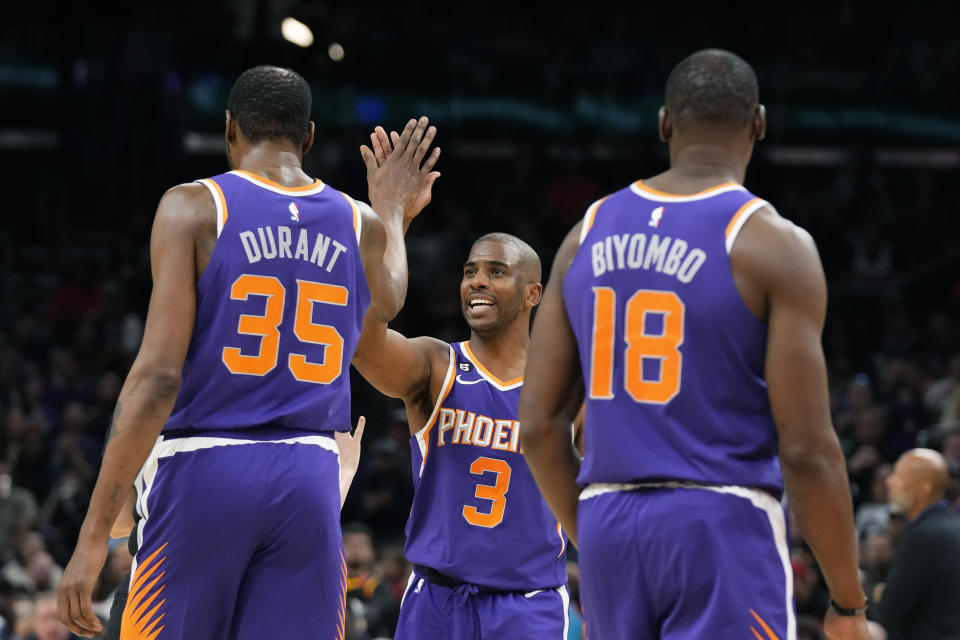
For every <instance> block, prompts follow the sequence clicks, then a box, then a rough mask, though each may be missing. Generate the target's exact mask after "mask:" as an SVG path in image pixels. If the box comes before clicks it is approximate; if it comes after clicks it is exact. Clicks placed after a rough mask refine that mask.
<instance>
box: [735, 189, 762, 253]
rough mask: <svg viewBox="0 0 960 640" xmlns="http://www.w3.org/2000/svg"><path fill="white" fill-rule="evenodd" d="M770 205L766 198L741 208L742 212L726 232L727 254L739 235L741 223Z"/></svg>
mask: <svg viewBox="0 0 960 640" xmlns="http://www.w3.org/2000/svg"><path fill="white" fill-rule="evenodd" d="M768 206H770V203H769V202H767V201H766V200H760V201H758V202H754V203H753V204H752V205H750V206H749V207H747V208H746V209H744V210H743V212H742V213H740V215H739V216H738V217H737V219H736V220H735V221H734V223H733V226H732V227H730V232H729V233H728V234H727V238H726V243H727V254H728V255H729V254H730V252H731V251H733V243H734V242H736V241H737V236H738V235H740V230H741V229H743V225H745V224H746V223H747V220H749V219H750V216H752V215H753V214H754V213H756V212H757V211H759V210H760V209H762V208H763V207H768Z"/></svg>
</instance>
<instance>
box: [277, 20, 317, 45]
mask: <svg viewBox="0 0 960 640" xmlns="http://www.w3.org/2000/svg"><path fill="white" fill-rule="evenodd" d="M280 33H282V34H283V39H284V40H286V41H287V42H292V43H293V44H295V45H297V46H298V47H303V48H307V47H309V46H310V45H312V44H313V32H312V31H310V27H308V26H307V25H305V24H303V23H302V22H300V21H299V20H297V19H296V18H284V19H283V22H281V23H280Z"/></svg>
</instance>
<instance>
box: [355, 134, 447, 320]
mask: <svg viewBox="0 0 960 640" xmlns="http://www.w3.org/2000/svg"><path fill="white" fill-rule="evenodd" d="M428 123H429V120H428V119H427V118H426V117H422V118H420V120H419V121H417V120H410V121H409V122H408V123H407V126H406V127H405V128H404V130H403V133H402V134H401V135H400V137H399V138H398V140H397V143H396V145H395V147H394V149H393V152H392V153H391V154H390V156H389V157H387V158H385V159H384V162H383V166H378V164H377V160H376V158H375V157H374V154H373V152H371V151H370V149H368V148H367V147H365V146H364V147H362V148H361V154H362V156H363V160H364V163H365V164H366V166H367V183H368V185H369V189H370V204H371V206H372V209H371V208H370V207H367V206H366V205H362V204H361V205H360V207H359V208H360V214H361V216H362V217H363V227H362V229H361V234H360V254H361V258H362V260H363V268H364V272H365V273H366V276H367V285H368V286H369V288H370V298H371V299H370V309H369V311H368V313H369V314H370V315H371V316H372V317H374V318H376V319H377V320H378V321H380V322H389V321H390V320H392V319H393V318H394V316H396V315H397V312H399V311H400V309H401V308H402V307H403V302H404V299H405V298H406V295H407V252H406V247H405V245H404V241H403V234H404V232H405V231H406V228H407V226H409V224H410V221H411V220H412V219H413V218H414V217H415V216H416V215H417V213H419V209H416V210H415V211H414V208H415V205H416V203H417V201H418V200H419V199H420V198H421V197H422V193H423V191H424V190H425V189H426V191H427V192H429V191H430V189H431V188H432V186H433V182H434V181H435V180H436V179H437V177H439V175H440V174H439V173H437V172H435V171H432V169H433V166H434V164H436V162H437V159H438V158H439V157H440V150H439V149H434V150H433V152H432V153H430V155H429V157H428V156H427V152H428V151H429V149H430V145H431V144H432V143H433V138H434V136H435V135H436V128H434V127H430V128H429V129H428V128H427V124H428ZM421 208H422V207H421ZM374 212H375V213H374Z"/></svg>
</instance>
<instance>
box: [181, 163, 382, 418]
mask: <svg viewBox="0 0 960 640" xmlns="http://www.w3.org/2000/svg"><path fill="white" fill-rule="evenodd" d="M200 183H201V184H203V185H204V186H205V187H207V188H208V189H209V190H210V192H211V194H212V195H213V198H214V202H215V203H216V206H217V233H218V239H217V244H216V247H215V248H214V250H213V254H212V256H211V257H210V263H209V265H208V266H207V269H206V271H204V273H203V276H201V278H200V280H199V281H198V282H197V314H196V324H195V326H194V329H193V339H192V341H191V343H190V350H189V352H188V353H187V359H186V362H185V363H184V366H183V384H182V386H181V388H180V393H179V395H178V396H177V402H176V405H175V406H174V409H173V413H172V415H171V416H170V419H169V420H168V421H167V424H166V426H165V427H164V429H165V430H170V429H183V428H190V429H200V430H231V429H238V428H244V427H250V426H255V425H264V424H273V425H276V426H282V427H289V428H293V429H306V430H310V431H348V430H350V428H351V424H350V376H349V371H348V368H349V365H350V361H351V360H352V359H353V352H354V350H355V348H356V344H357V340H358V339H359V336H360V328H361V324H362V322H363V315H364V313H365V312H366V309H367V306H368V305H369V303H370V293H369V290H368V288H367V282H366V279H365V277H364V273H363V264H362V262H361V260H360V250H359V244H358V240H359V237H360V220H361V217H360V214H359V211H358V210H357V206H356V204H355V203H354V202H353V200H351V199H350V198H349V197H348V196H346V195H345V194H343V193H341V192H339V191H337V190H336V189H333V188H332V187H329V186H327V185H325V184H324V183H323V182H321V181H319V180H317V181H316V182H315V183H314V184H313V185H308V186H306V187H297V188H285V187H282V186H281V185H279V184H277V183H274V182H272V181H269V180H267V179H265V178H262V177H260V176H257V175H255V174H252V173H248V172H245V171H231V172H229V173H225V174H222V175H219V176H215V177H213V178H209V179H206V180H200Z"/></svg>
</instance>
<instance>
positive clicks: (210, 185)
mask: <svg viewBox="0 0 960 640" xmlns="http://www.w3.org/2000/svg"><path fill="white" fill-rule="evenodd" d="M197 182H199V183H200V184H202V185H203V186H205V187H206V188H207V191H209V192H210V195H211V196H213V204H215V205H216V206H217V237H218V238H219V237H220V234H221V233H222V232H223V223H224V222H226V220H224V219H223V204H222V203H221V202H220V201H221V199H223V195H222V192H221V191H220V188H219V187H218V186H217V185H216V184H215V183H214V182H213V180H211V179H210V178H202V179H200V180H197Z"/></svg>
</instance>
